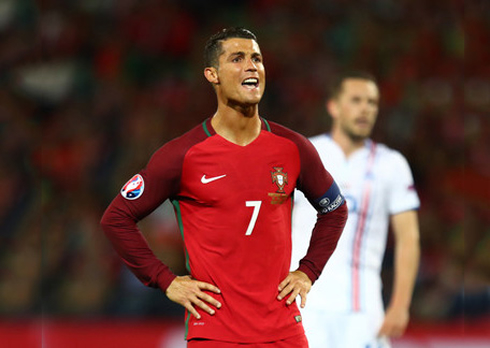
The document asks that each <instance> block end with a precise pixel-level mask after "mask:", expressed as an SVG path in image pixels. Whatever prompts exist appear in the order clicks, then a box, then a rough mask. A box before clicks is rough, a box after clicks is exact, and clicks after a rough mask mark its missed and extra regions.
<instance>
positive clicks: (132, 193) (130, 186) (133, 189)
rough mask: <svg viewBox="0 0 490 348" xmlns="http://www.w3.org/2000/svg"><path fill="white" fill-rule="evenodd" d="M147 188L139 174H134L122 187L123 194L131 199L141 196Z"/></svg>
mask: <svg viewBox="0 0 490 348" xmlns="http://www.w3.org/2000/svg"><path fill="white" fill-rule="evenodd" d="M144 190H145V182H144V180H143V177H142V176H141V175H139V174H136V175H135V176H133V177H132V178H131V179H130V180H129V181H128V182H127V183H126V184H125V185H124V186H123V188H122V189H121V195H122V196H123V197H124V198H126V199H129V200H131V201H132V200H133V199H136V198H139V197H140V196H141V195H142V194H143V191H144Z"/></svg>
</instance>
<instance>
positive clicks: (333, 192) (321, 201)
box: [312, 181, 345, 214]
mask: <svg viewBox="0 0 490 348" xmlns="http://www.w3.org/2000/svg"><path fill="white" fill-rule="evenodd" d="M344 201H345V199H344V196H342V194H341V193H340V188H339V187H338V185H337V183H336V182H335V181H334V182H333V183H332V185H331V186H330V188H329V189H328V191H327V192H325V193H324V194H323V196H321V197H320V198H318V199H315V200H314V201H313V202H312V204H313V206H314V207H315V209H316V210H317V211H318V212H319V213H320V214H326V213H330V212H331V211H334V210H335V209H337V208H338V207H340V206H341V205H342V204H344Z"/></svg>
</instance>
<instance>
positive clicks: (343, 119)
mask: <svg viewBox="0 0 490 348" xmlns="http://www.w3.org/2000/svg"><path fill="white" fill-rule="evenodd" d="M378 103H379V91H378V87H377V86H376V84H375V83H374V82H372V81H369V80H364V79H357V78H356V79H346V80H344V82H343V84H342V90H341V92H340V93H339V95H338V96H337V98H335V99H333V100H331V101H330V102H329V105H328V109H329V112H330V114H331V115H332V117H333V121H334V124H333V126H334V127H336V128H337V129H338V130H340V131H341V132H343V133H344V134H346V135H347V136H348V137H350V138H351V139H352V140H354V141H359V140H363V139H365V138H367V137H369V136H370V135H371V132H372V130H373V127H374V123H375V122H376V117H377V116H378Z"/></svg>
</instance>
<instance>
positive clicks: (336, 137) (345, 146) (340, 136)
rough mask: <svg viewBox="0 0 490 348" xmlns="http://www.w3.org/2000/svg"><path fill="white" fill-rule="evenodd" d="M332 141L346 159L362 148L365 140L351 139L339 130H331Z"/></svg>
mask: <svg viewBox="0 0 490 348" xmlns="http://www.w3.org/2000/svg"><path fill="white" fill-rule="evenodd" d="M332 139H333V141H335V142H336V143H337V144H338V145H339V147H340V148H341V149H342V152H343V153H344V155H345V157H346V158H348V157H349V156H351V155H352V154H353V153H354V152H356V151H357V150H359V149H361V148H363V147H364V144H365V141H366V139H361V138H360V139H353V138H352V137H350V136H349V135H347V134H345V133H344V132H342V131H340V130H332Z"/></svg>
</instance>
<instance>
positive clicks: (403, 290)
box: [379, 210, 420, 337]
mask: <svg viewBox="0 0 490 348" xmlns="http://www.w3.org/2000/svg"><path fill="white" fill-rule="evenodd" d="M391 225H392V230H393V233H394V237H395V271H394V281H393V292H392V295H391V299H390V302H389V305H388V307H387V309H386V314H385V319H384V321H383V324H382V326H381V328H380V330H379V336H389V337H399V336H401V335H403V333H404V332H405V329H406V328H407V325H408V321H409V318H410V314H409V313H410V312H409V309H410V303H411V301H412V293H413V288H414V285H415V278H416V276H417V270H418V267H419V259H420V244H419V224H418V216H417V211H416V210H409V211H405V212H402V213H398V214H395V215H392V217H391Z"/></svg>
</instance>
